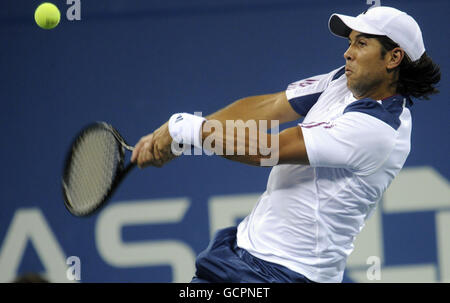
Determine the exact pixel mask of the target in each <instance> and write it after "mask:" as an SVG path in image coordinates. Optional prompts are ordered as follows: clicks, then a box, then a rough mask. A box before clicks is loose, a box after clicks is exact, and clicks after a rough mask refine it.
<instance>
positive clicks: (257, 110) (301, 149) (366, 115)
mask: <svg viewBox="0 0 450 303" xmlns="http://www.w3.org/2000/svg"><path fill="white" fill-rule="evenodd" d="M329 28H330V30H331V32H332V33H333V34H335V35H337V36H340V37H343V38H346V39H348V43H349V47H348V49H347V51H346V52H345V53H344V58H345V66H342V67H340V68H337V69H335V70H333V71H331V72H330V73H328V74H323V75H319V76H315V77H312V78H308V79H305V80H301V81H297V82H294V83H292V84H290V85H289V86H288V88H287V89H286V90H285V91H282V92H279V93H275V94H270V95H261V96H253V97H248V98H244V99H241V100H238V101H236V102H234V103H232V104H230V105H229V106H227V107H225V108H223V109H221V110H219V111H217V112H215V113H213V114H211V115H210V116H208V117H206V118H203V117H198V116H195V115H191V114H187V113H176V114H174V115H173V116H172V117H171V118H170V119H169V121H168V122H167V123H165V124H164V125H162V126H161V127H160V128H159V129H157V130H156V131H154V132H153V133H151V134H149V135H147V136H145V137H142V138H141V140H140V141H139V142H138V143H137V145H136V147H135V150H134V152H133V155H132V161H133V162H137V164H138V165H139V166H140V167H141V168H142V167H146V166H149V165H152V166H162V165H164V164H165V163H166V162H168V161H170V160H171V159H173V158H174V157H176V156H175V154H174V151H173V147H174V146H175V145H176V144H175V143H180V144H181V143H183V144H189V145H191V146H195V147H199V148H204V149H205V150H206V148H205V146H204V145H203V146H202V142H203V141H205V140H206V139H211V138H213V139H214V142H215V146H214V151H215V153H216V154H218V155H222V156H223V157H225V158H227V159H231V160H233V161H239V162H242V163H246V164H251V165H261V163H262V160H267V159H268V157H269V156H268V155H267V154H263V153H261V152H256V153H250V152H249V151H251V150H254V149H253V148H255V147H256V150H260V149H259V145H260V144H262V142H263V141H264V142H270V144H269V145H271V146H274V145H275V144H274V143H275V142H276V143H278V145H277V148H274V149H271V153H272V155H270V156H272V157H273V156H275V159H277V161H275V163H273V164H272V165H271V166H273V168H272V171H271V173H270V176H269V180H268V183H267V188H266V191H265V192H264V193H263V194H262V195H261V196H260V198H259V200H258V202H257V203H256V205H255V206H254V208H253V210H252V211H251V213H250V214H249V215H248V216H247V217H246V218H245V219H244V220H243V221H242V222H241V223H240V224H239V225H238V226H237V227H231V228H226V229H223V230H219V231H218V232H217V233H216V235H215V237H214V238H213V239H212V241H211V243H210V245H209V246H208V247H207V248H206V250H204V251H203V252H202V253H200V255H199V256H198V257H197V261H196V273H195V276H194V278H193V280H192V282H341V281H342V279H343V274H344V269H345V265H346V260H347V257H348V256H349V255H350V253H351V252H352V250H353V241H354V240H355V237H356V236H357V235H358V233H359V232H360V231H361V229H362V228H363V226H364V222H365V220H366V219H367V218H368V217H369V216H370V215H371V214H372V213H373V211H374V209H375V207H376V205H377V202H378V201H379V200H380V199H381V197H382V195H383V193H384V192H385V190H386V189H387V187H388V186H389V184H390V183H391V182H392V180H393V178H394V177H395V176H396V175H397V174H398V173H399V171H400V169H401V168H402V166H403V164H404V163H405V160H406V158H407V156H408V154H409V151H410V136H411V123H412V122H411V114H410V107H411V106H412V105H413V102H412V99H411V98H419V99H428V97H429V96H430V95H431V94H435V93H437V92H438V90H437V89H436V88H435V85H436V84H437V83H438V82H439V81H440V70H439V67H438V66H437V65H436V64H435V63H433V61H432V60H431V58H430V57H429V56H428V55H427V54H426V52H425V47H424V43H423V38H422V33H421V30H420V28H419V25H418V24H417V23H416V21H415V20H414V19H413V18H412V17H411V16H409V15H407V14H406V13H404V12H402V11H399V10H397V9H394V8H390V7H382V6H380V7H375V8H373V9H370V10H368V11H367V12H365V13H363V14H360V15H359V16H357V17H351V16H345V15H340V14H333V15H332V16H331V17H330V19H329ZM302 116H303V117H304V120H303V122H302V123H300V124H298V125H297V126H296V127H292V128H288V129H285V130H284V131H282V132H280V133H279V134H267V133H266V132H263V131H261V130H260V129H258V135H257V136H256V138H255V136H254V135H253V136H252V135H251V132H247V133H246V135H245V136H244V138H238V136H237V135H235V132H234V131H233V132H231V134H230V133H229V132H224V131H212V129H213V128H212V127H207V126H208V123H209V122H214V123H215V124H214V125H215V128H214V129H218V127H217V126H222V127H219V128H220V129H222V130H225V129H226V121H227V120H232V121H236V120H242V121H244V122H246V121H256V122H260V121H279V123H285V122H288V121H293V120H296V119H299V118H300V117H302ZM269 127H270V126H269ZM238 132H239V130H238ZM261 135H263V136H261ZM261 138H263V139H264V140H262V139H261ZM239 144H241V146H242V145H243V146H244V147H245V153H237V152H236V146H239ZM229 146H232V147H233V149H232V151H235V153H233V154H230V153H226V152H222V153H220V152H218V151H225V150H227V151H229V148H227V147H229Z"/></svg>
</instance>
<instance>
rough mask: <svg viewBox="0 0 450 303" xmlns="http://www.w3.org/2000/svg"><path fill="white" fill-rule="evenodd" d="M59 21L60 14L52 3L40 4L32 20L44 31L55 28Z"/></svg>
mask: <svg viewBox="0 0 450 303" xmlns="http://www.w3.org/2000/svg"><path fill="white" fill-rule="evenodd" d="M60 19H61V13H60V12H59V9H58V7H57V6H56V5H54V4H53V3H49V2H45V3H42V4H41V5H39V6H38V7H37V8H36V11H35V12H34V20H36V23H37V25H39V26H40V27H42V28H44V29H52V28H55V27H56V26H57V25H58V23H59V20H60Z"/></svg>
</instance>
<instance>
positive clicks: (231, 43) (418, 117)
mask: <svg viewBox="0 0 450 303" xmlns="http://www.w3.org/2000/svg"><path fill="white" fill-rule="evenodd" d="M53 2H54V3H55V4H57V5H58V7H59V8H60V10H61V12H62V20H61V23H60V24H59V26H58V27H57V28H55V29H53V30H51V31H45V30H42V29H40V28H38V27H37V26H36V24H35V23H34V20H33V13H34V9H35V8H36V7H37V5H38V4H39V3H40V1H31V0H28V1H25V0H20V1H18V0H2V1H1V3H0V39H1V40H0V68H1V73H0V102H1V110H0V125H1V127H2V130H3V131H2V133H1V142H2V148H1V149H0V159H2V160H3V165H2V169H1V171H0V186H1V190H0V205H1V206H0V258H3V260H9V259H8V258H12V259H14V257H12V256H9V257H8V256H5V251H6V250H5V247H6V245H5V243H6V242H7V241H6V239H7V235H9V237H12V238H11V239H13V238H14V233H16V234H20V231H15V230H14V232H11V230H12V226H13V224H12V223H13V221H14V219H13V218H14V216H15V215H17V214H19V213H21V212H24V213H26V212H27V211H28V210H29V211H31V213H32V214H36V216H38V217H39V214H41V215H42V216H41V217H40V218H41V221H39V222H42V221H43V222H45V224H47V225H48V227H49V228H50V230H51V233H52V234H53V235H54V240H55V242H57V244H58V247H59V250H60V251H62V253H63V255H64V257H67V256H72V255H74V256H79V258H80V260H81V262H82V281H85V282H93V281H102V282H108V281H136V282H144V281H149V282H168V281H172V280H174V278H173V277H174V276H173V271H172V267H171V266H169V265H167V264H159V265H158V264H156V265H151V264H150V265H148V264H147V265H145V264H144V265H142V266H141V265H136V264H135V265H129V266H127V265H120V266H119V265H118V264H115V265H114V264H113V263H114V262H111V261H110V260H109V261H108V260H106V259H105V258H104V256H102V254H100V253H99V249H98V243H97V242H96V241H97V238H96V236H95V232H96V226H97V224H98V221H99V220H100V219H99V216H100V214H97V215H95V216H93V217H90V218H88V219H79V218H75V217H73V216H71V215H70V214H69V213H68V212H67V211H66V209H65V208H64V206H63V203H62V202H63V201H62V195H61V189H60V176H61V171H62V165H63V160H64V156H65V153H66V151H67V148H68V146H69V144H70V142H71V140H72V138H73V135H74V134H75V133H76V132H77V131H78V130H79V129H80V128H81V127H82V126H84V125H85V124H87V123H90V122H92V121H97V120H103V121H108V122H109V123H111V124H112V125H114V126H115V127H116V128H117V129H118V130H119V131H120V132H121V133H122V135H123V136H124V137H125V138H127V140H128V141H129V143H131V144H134V143H136V142H137V141H138V140H139V138H140V137H141V136H143V135H144V134H146V133H148V132H150V131H152V130H154V129H155V128H157V127H158V126H159V125H161V124H162V123H163V122H165V121H166V120H167V119H168V118H169V117H170V115H171V114H172V113H174V112H180V111H186V112H191V113H193V112H194V111H201V112H203V113H204V115H207V114H210V113H211V112H213V111H215V110H217V109H219V108H221V107H224V106H225V105H227V104H229V103H230V102H232V101H234V100H236V99H239V98H241V97H245V96H250V95H256V94H264V93H272V92H277V91H281V90H283V89H285V88H286V86H287V84H289V83H291V82H293V81H296V80H300V79H302V78H305V77H308V76H312V75H316V74H321V73H325V72H328V71H330V70H332V69H335V68H337V67H338V66H340V65H343V64H344V59H343V53H344V51H345V49H346V45H347V42H346V41H345V40H343V39H339V38H337V37H335V36H333V35H332V34H331V33H330V32H329V31H328V28H327V21H328V18H329V16H330V14H332V13H334V12H340V13H345V14H351V15H356V14H358V13H360V12H362V11H364V10H365V9H367V8H368V7H369V6H368V5H367V4H366V3H365V1H361V0H359V1H356V0H352V1H350V0H339V1H325V0H314V1H313V0H311V1H309V0H308V1H306V0H303V1H301V0H299V1H275V0H221V1H207V0H192V1H181V0H170V1H156V0H151V1H137V0H95V1H94V0H81V20H80V21H68V20H67V19H66V18H65V12H66V10H67V8H68V7H69V5H67V4H66V1H63V0H54V1H53ZM381 3H382V4H383V5H388V6H394V7H397V8H399V9H402V10H404V11H406V12H408V13H409V14H410V15H412V16H414V17H415V18H416V20H417V21H418V23H419V24H420V25H421V28H422V31H423V36H424V40H425V46H426V48H427V51H428V54H429V55H431V57H432V58H433V59H434V60H435V61H436V62H437V63H438V64H440V66H441V71H442V80H441V84H440V90H441V93H440V94H439V95H437V96H435V97H433V98H432V100H431V101H426V102H425V101H421V102H417V103H416V106H415V107H414V110H413V120H414V126H413V136H412V151H411V154H410V156H409V158H408V160H407V162H406V167H411V168H414V167H428V168H431V169H432V170H433V171H434V172H435V173H436V174H437V175H439V176H440V179H441V180H443V181H442V182H443V184H444V185H443V187H444V192H445V188H446V190H447V191H448V184H447V181H446V180H448V178H449V176H450V166H449V161H448V154H449V140H448V130H449V128H448V117H449V114H450V113H449V105H448V100H449V98H450V90H449V88H448V86H447V85H445V83H448V82H447V81H448V72H449V60H448V48H449V42H448V37H449V28H450V26H449V21H448V13H449V2H448V1H446V0H430V1H418V0H411V1H381ZM269 172H270V170H269V169H268V168H256V167H249V166H245V165H242V164H239V163H234V162H231V161H227V160H225V159H222V158H218V157H207V156H203V157H198V156H197V157H184V158H179V159H176V160H175V161H173V162H171V163H169V164H168V165H167V166H165V167H163V168H161V169H158V168H148V169H146V170H136V171H134V172H133V173H132V174H131V175H130V176H129V178H127V179H126V180H125V182H124V183H123V185H122V186H121V188H120V189H119V191H118V192H117V193H116V195H115V196H114V198H113V201H112V203H111V204H109V205H108V207H113V206H114V205H115V204H118V203H125V201H127V200H146V201H148V203H150V204H151V201H153V200H155V199H162V198H166V199H177V198H186V199H188V201H189V205H188V208H187V210H186V213H185V214H184V216H183V218H182V220H181V221H180V222H178V223H176V224H173V223H170V224H164V222H162V223H158V224H156V225H155V224H153V225H145V224H142V225H139V226H137V225H135V226H128V227H125V228H124V229H123V230H122V237H123V242H124V243H135V242H136V241H150V240H164V239H176V240H177V241H179V243H181V242H182V243H184V244H185V245H187V246H188V247H190V249H192V251H193V252H194V253H195V254H197V253H199V252H200V251H201V250H202V249H204V248H205V247H206V245H207V243H208V241H209V236H210V228H211V222H210V218H211V212H210V200H211V197H214V196H227V195H236V194H258V193H262V192H263V191H264V189H265V184H266V181H267V177H268V174H269ZM416 182H417V183H415V184H412V187H414V186H415V185H417V186H420V185H421V183H420V180H416ZM431 192H432V191H431ZM441 195H444V196H445V194H441ZM429 198H430V200H432V199H433V197H432V196H430V197H429ZM428 202H429V201H423V203H424V204H426V203H428ZM442 203H443V205H444V206H443V207H441V206H439V207H440V208H439V209H440V211H442V210H444V211H446V212H448V210H450V201H449V200H448V198H447V200H446V201H444V202H442ZM446 203H448V206H447V208H446V207H445V205H446ZM436 213H437V211H435V210H433V209H426V210H423V209H422V210H418V211H415V212H413V213H412V212H408V214H409V215H411V216H413V217H411V216H405V214H401V213H394V214H382V221H383V223H384V224H383V229H384V232H383V234H384V241H383V244H384V245H383V247H384V248H383V251H384V257H383V260H384V261H383V264H384V265H389V264H391V265H396V264H398V265H405V264H409V265H411V264H412V265H414V264H425V263H426V264H432V265H434V266H435V268H436V272H435V276H436V277H435V278H436V280H440V279H443V272H445V273H447V270H446V269H445V268H447V267H446V266H447V265H448V261H442V260H443V259H442V257H441V255H440V254H439V248H438V246H439V245H438V244H436V243H437V242H439V241H438V238H439V234H437V232H436V229H435V227H434V226H435V224H437V223H436ZM414 216H415V217H414ZM411 218H414V220H411ZM439 218H441V217H439ZM27 221H28V220H24V222H25V223H26V222H27ZM441 221H442V220H441ZM441 221H439V222H441ZM444 221H445V220H444ZM24 222H22V223H24ZM418 222H419V224H418ZM25 223H24V224H25ZM36 224H37V223H36ZM405 224H406V226H409V228H404V227H405ZM417 224H418V225H420V226H422V227H423V228H414V226H416V225H417ZM25 225H26V224H25ZM441 225H442V224H441ZM33 226H34V227H36V226H35V225H33V224H32V223H30V225H29V227H28V228H29V229H31V230H32V229H33ZM444 226H447V225H445V224H444ZM401 227H403V228H404V234H402V233H397V234H396V233H393V232H391V231H398V230H399V228H401ZM448 227H449V228H450V225H448ZM23 228H24V230H25V231H26V230H28V229H27V227H26V226H25V227H23ZM23 233H24V234H25V235H28V233H27V232H23ZM411 233H414V236H411ZM17 237H19V236H17ZM27 237H28V236H26V237H25V239H31V240H26V241H25V242H24V243H26V244H25V246H24V247H22V248H17V249H16V250H11V251H15V252H16V253H17V252H21V253H22V252H23V255H20V254H21V253H18V255H17V256H16V257H15V258H16V259H17V260H16V261H17V262H18V265H17V268H16V269H14V270H13V269H11V268H10V267H8V269H6V268H3V270H2V268H1V267H0V277H3V280H7V279H9V278H10V276H11V274H7V273H6V272H9V271H11V270H13V271H14V272H16V273H17V274H20V273H24V272H30V271H34V272H42V273H45V272H48V268H47V266H46V265H45V264H43V262H42V258H43V257H42V255H43V254H45V252H43V251H40V250H39V249H37V248H36V246H37V245H36V244H35V242H39V241H40V240H39V239H35V238H33V236H30V237H28V238H27ZM396 237H397V238H398V239H405V237H411V239H412V240H411V241H409V242H408V243H410V246H408V245H406V247H405V245H403V246H401V245H396V244H395V243H398V241H397V240H396V239H397V238H396ZM19 238H20V237H19ZM11 241H12V242H11V243H18V242H20V241H19V240H14V241H15V242H14V241H13V240H11ZM133 241H134V242H133ZM389 243H392V245H391V249H389V245H390V244H389ZM411 243H412V244H411ZM430 243H431V244H430ZM2 244H3V246H2ZM2 247H3V255H2V254H1V253H2V250H1V249H2ZM49 250H51V249H49ZM405 250H407V253H405ZM441 251H442V250H441ZM411 254H412V255H413V256H416V257H415V258H414V257H413V258H410V259H408V258H406V261H405V259H404V256H405V255H411ZM49 255H51V253H50V254H49ZM445 260H446V259H445ZM4 263H5V262H3V263H1V259H0V266H7V265H5V264H4ZM7 263H9V262H7ZM144 263H145V262H144ZM162 263H164V262H162ZM8 266H11V265H10V264H9V265H8ZM443 268H444V269H443ZM188 276H189V275H188ZM53 280H58V279H56V278H55V279H53ZM352 280H354V279H351V278H350V277H349V276H348V275H346V280H345V281H348V282H350V281H352Z"/></svg>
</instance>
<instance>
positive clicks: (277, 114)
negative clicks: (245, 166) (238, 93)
mask: <svg viewBox="0 0 450 303" xmlns="http://www.w3.org/2000/svg"><path fill="white" fill-rule="evenodd" d="M299 118H300V115H299V114H297V112H295V111H294V109H293V108H292V106H291V105H290V104H289V101H288V99H287V97H286V92H285V91H282V92H278V93H275V94H267V95H259V96H252V97H247V98H243V99H239V100H237V101H235V102H233V103H231V104H230V105H228V106H226V107H224V108H223V109H221V110H219V111H217V112H215V113H213V114H211V115H209V116H207V117H206V119H208V120H217V121H220V122H221V123H223V124H224V123H225V121H226V120H243V121H244V122H246V121H248V120H255V121H256V122H258V121H260V120H266V121H268V122H270V121H271V120H278V121H279V122H278V123H279V124H283V123H286V122H290V121H293V120H297V119H299ZM269 127H270V126H269Z"/></svg>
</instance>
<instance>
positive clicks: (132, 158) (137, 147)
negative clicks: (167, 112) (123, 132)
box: [131, 137, 145, 162]
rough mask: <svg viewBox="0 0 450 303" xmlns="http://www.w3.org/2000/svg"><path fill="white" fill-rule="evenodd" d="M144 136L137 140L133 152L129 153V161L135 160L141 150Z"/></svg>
mask: <svg viewBox="0 0 450 303" xmlns="http://www.w3.org/2000/svg"><path fill="white" fill-rule="evenodd" d="M144 138H145V137H142V138H141V139H140V140H139V142H138V143H137V144H136V146H135V147H134V150H133V153H132V154H131V162H134V161H136V160H137V158H138V156H139V152H140V151H141V148H142V146H143V145H144Z"/></svg>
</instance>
